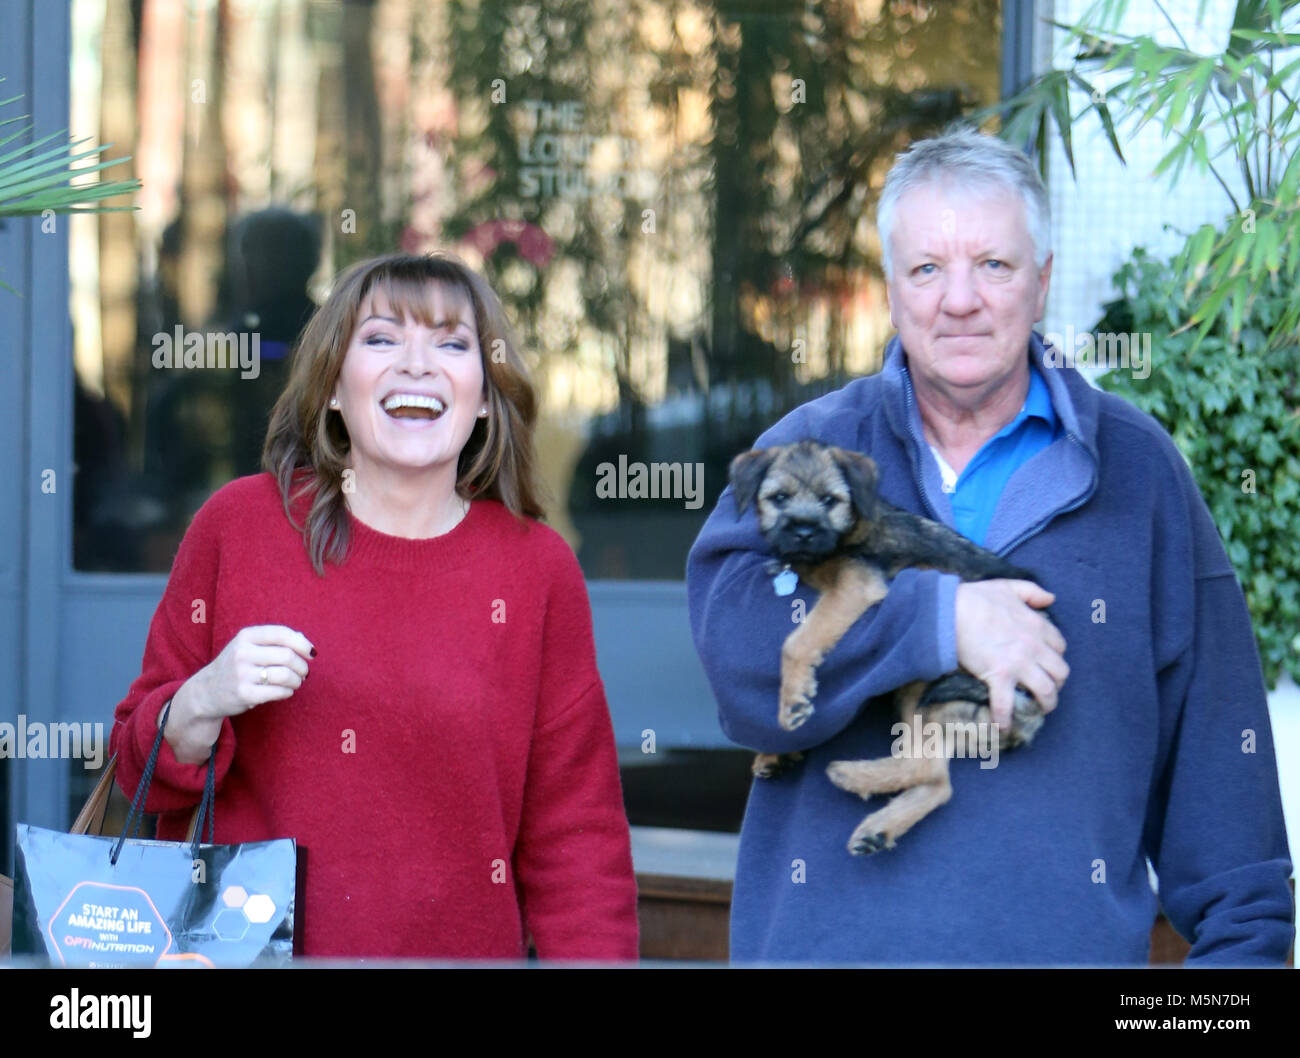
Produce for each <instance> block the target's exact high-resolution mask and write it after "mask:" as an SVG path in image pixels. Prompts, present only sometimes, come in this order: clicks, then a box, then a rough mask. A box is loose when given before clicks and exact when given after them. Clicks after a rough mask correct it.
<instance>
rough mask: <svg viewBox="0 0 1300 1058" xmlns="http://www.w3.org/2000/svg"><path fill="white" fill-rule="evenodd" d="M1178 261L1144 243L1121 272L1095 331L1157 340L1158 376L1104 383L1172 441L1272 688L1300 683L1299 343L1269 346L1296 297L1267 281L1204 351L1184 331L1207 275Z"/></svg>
mask: <svg viewBox="0 0 1300 1058" xmlns="http://www.w3.org/2000/svg"><path fill="white" fill-rule="evenodd" d="M1178 260H1179V258H1178V257H1177V256H1176V257H1175V258H1174V259H1173V260H1170V261H1162V260H1157V259H1156V258H1154V257H1152V256H1151V255H1150V254H1149V253H1148V252H1147V251H1146V250H1145V249H1144V248H1142V247H1139V248H1137V249H1136V250H1134V252H1133V254H1132V256H1131V257H1130V258H1129V260H1127V261H1126V262H1125V263H1124V264H1123V265H1122V266H1121V267H1120V269H1119V270H1118V271H1117V272H1116V273H1115V276H1114V282H1115V287H1116V289H1117V290H1118V291H1119V297H1118V298H1117V299H1116V300H1114V301H1112V302H1110V303H1109V304H1108V305H1106V306H1105V310H1106V313H1105V316H1104V317H1103V318H1102V320H1101V321H1100V322H1099V323H1098V325H1097V330H1098V331H1099V332H1126V333H1137V334H1150V335H1151V370H1150V374H1149V375H1148V377H1147V378H1144V379H1139V378H1135V377H1133V375H1132V374H1131V373H1130V372H1124V371H1111V372H1109V373H1108V374H1106V375H1104V376H1102V378H1101V379H1100V385H1101V386H1102V388H1103V389H1106V390H1109V391H1110V392H1112V393H1116V394H1119V395H1121V396H1123V397H1125V398H1126V399H1128V400H1130V401H1131V402H1132V403H1134V404H1136V405H1137V406H1138V407H1139V408H1141V409H1142V410H1144V411H1146V412H1148V413H1150V414H1151V415H1152V416H1154V417H1155V419H1156V420H1157V421H1159V423H1160V424H1161V425H1162V426H1163V427H1164V428H1165V429H1166V430H1167V431H1168V432H1169V434H1170V435H1171V436H1172V437H1173V439H1174V442H1175V443H1176V444H1177V445H1178V448H1179V450H1180V451H1181V452H1182V453H1183V456H1184V458H1185V459H1186V460H1187V463H1188V465H1189V466H1190V467H1191V470H1192V474H1193V475H1194V477H1195V479H1196V483H1197V485H1198V486H1199V487H1200V490H1201V494H1202V495H1203V496H1204V497H1205V500H1206V503H1207V504H1208V505H1209V508H1210V513H1211V514H1212V515H1213V517H1214V521H1215V524H1216V525H1217V526H1218V528H1219V533H1220V535H1221V536H1222V538H1223V543H1224V546H1225V548H1226V550H1227V552H1228V557H1229V559H1231V561H1232V565H1233V567H1234V568H1235V569H1236V572H1237V578H1238V580H1240V582H1241V585H1242V588H1243V589H1244V590H1245V593H1246V601H1247V603H1248V605H1249V607H1250V613H1251V617H1252V619H1253V622H1254V626H1255V636H1256V640H1257V642H1258V644H1259V653H1260V659H1261V661H1262V662H1263V667H1264V676H1265V679H1266V681H1267V683H1268V685H1269V686H1276V684H1277V681H1278V677H1279V676H1280V675H1281V673H1282V672H1284V671H1285V672H1289V673H1290V674H1291V676H1292V678H1293V679H1295V680H1296V681H1297V682H1300V539H1298V537H1300V340H1297V339H1296V338H1295V337H1293V338H1292V340H1291V341H1289V342H1286V343H1284V344H1280V345H1279V344H1276V343H1275V342H1273V343H1271V342H1270V341H1269V337H1270V334H1273V335H1276V333H1277V332H1276V327H1277V325H1278V323H1279V321H1280V320H1282V319H1283V318H1284V317H1285V315H1286V314H1287V313H1288V312H1291V311H1294V308H1295V300H1296V295H1295V292H1294V291H1293V290H1290V289H1288V288H1287V287H1286V286H1284V285H1283V284H1282V283H1281V282H1275V283H1273V284H1271V285H1268V286H1266V287H1264V288H1263V289H1262V290H1260V291H1259V292H1258V293H1257V294H1256V296H1255V297H1254V298H1253V299H1251V301H1250V303H1249V309H1248V311H1247V313H1246V316H1245V318H1244V319H1243V320H1242V324H1241V327H1240V330H1239V331H1238V332H1237V337H1236V338H1235V339H1232V338H1230V337H1229V336H1230V333H1231V332H1230V331H1229V326H1228V320H1227V319H1226V318H1224V317H1222V316H1221V317H1218V319H1217V321H1216V326H1214V327H1213V328H1212V329H1211V330H1210V331H1209V332H1207V333H1206V334H1205V335H1204V336H1203V337H1201V338H1200V340H1199V344H1197V335H1196V334H1195V333H1194V332H1193V331H1192V329H1191V328H1189V327H1187V326H1186V324H1187V322H1188V320H1190V319H1191V318H1192V317H1193V316H1194V315H1195V311H1196V306H1197V305H1198V304H1199V303H1200V302H1201V301H1202V300H1203V299H1204V298H1205V297H1207V296H1208V295H1209V293H1210V291H1209V290H1208V289H1207V288H1208V286H1209V278H1210V277H1206V280H1205V281H1203V282H1199V283H1191V284H1188V283H1187V282H1185V280H1186V273H1185V272H1181V271H1180V270H1179V269H1178V268H1177V267H1176V264H1177V261H1178Z"/></svg>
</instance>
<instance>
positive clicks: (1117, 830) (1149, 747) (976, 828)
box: [687, 131, 1294, 965]
mask: <svg viewBox="0 0 1300 1058" xmlns="http://www.w3.org/2000/svg"><path fill="white" fill-rule="evenodd" d="M878 227H879V231H880V238H881V243H882V255H883V263H884V268H885V277H886V281H887V285H888V295H889V309H890V317H891V320H892V321H893V323H894V326H895V327H896V329H897V331H898V334H897V336H896V337H895V338H893V339H892V340H891V341H890V343H889V346H888V348H887V350H886V354H885V363H884V367H883V368H882V370H881V371H880V373H879V374H877V375H873V376H871V377H868V378H862V379H858V380H857V381H855V382H852V383H850V384H849V385H848V386H845V387H844V388H843V389H841V390H839V391H837V392H835V393H832V394H829V395H827V396H825V397H822V398H820V399H818V400H815V401H813V402H811V403H810V404H806V405H804V406H803V407H801V408H798V409H796V410H795V411H794V412H792V413H791V414H789V415H787V416H786V417H785V418H784V419H782V420H781V421H780V422H779V423H777V424H776V425H775V426H774V427H772V428H771V429H770V430H768V431H767V432H766V433H765V434H764V435H763V436H762V437H760V438H759V439H758V441H757V443H756V447H767V446H770V445H776V444H785V443H789V442H792V441H795V440H799V439H802V438H814V439H817V440H820V441H823V442H826V443H829V444H834V445H838V446H840V447H843V448H849V449H854V450H857V451H861V452H865V453H866V454H868V455H870V456H871V457H872V458H873V459H874V460H875V461H876V463H877V464H878V466H879V471H880V478H879V491H880V494H881V496H882V497H883V498H885V499H886V500H888V501H889V502H891V503H893V504H895V505H896V506H899V507H902V508H904V509H906V510H909V511H912V512H914V513H916V514H920V515H925V516H927V517H930V518H934V519H937V520H939V521H942V522H945V523H947V524H948V525H950V526H953V527H954V528H956V529H957V530H958V531H959V532H961V533H963V534H964V535H965V536H967V537H968V538H970V539H971V540H974V541H975V542H976V543H979V544H982V545H983V546H985V547H987V548H989V549H990V550H993V551H995V552H997V553H998V554H1000V555H1003V556H1005V557H1007V558H1008V559H1009V560H1010V561H1012V562H1013V563H1014V564H1015V565H1017V566H1020V567H1022V568H1027V569H1031V570H1034V571H1035V572H1036V573H1037V574H1038V577H1039V580H1040V582H1041V586H1040V585H1038V584H1033V583H1030V582H1028V581H1012V580H994V581H985V582H978V583H962V582H960V581H959V579H958V578H957V577H956V576H954V575H951V574H945V573H941V572H939V571H936V570H919V569H906V570H904V571H902V572H901V573H899V575H898V576H897V577H896V578H895V579H894V580H893V582H892V584H891V586H890V591H889V594H888V595H887V596H886V598H885V599H884V600H883V601H881V602H880V603H879V604H878V605H876V606H875V607H873V608H872V609H871V610H870V611H868V612H867V613H866V614H865V615H864V616H863V617H862V618H860V619H859V620H858V621H857V622H856V623H855V624H854V625H853V627H852V628H851V629H850V630H849V632H848V633H847V634H846V635H845V637H844V638H843V639H842V640H841V641H840V643H839V644H838V645H837V646H836V647H835V648H834V649H833V650H832V651H831V652H830V653H829V654H828V655H827V657H826V658H825V660H824V662H823V663H822V665H821V666H820V668H819V669H818V674H817V675H818V685H819V686H818V691H817V695H816V699H815V711H814V713H813V714H812V716H811V717H810V718H809V719H808V720H807V722H806V723H804V724H803V725H802V726H801V727H799V728H798V729H797V730H796V731H794V732H788V731H785V730H784V729H782V728H781V727H780V726H778V723H777V710H776V703H777V687H778V684H779V681H780V657H781V645H782V642H783V641H784V639H785V637H786V636H787V635H788V634H789V633H790V631H791V629H792V627H793V625H792V620H798V619H799V614H801V613H804V612H806V611H807V609H808V608H809V607H810V606H811V605H812V603H813V602H814V601H815V593H813V592H811V591H810V590H809V589H808V588H807V587H806V586H805V585H799V587H798V588H797V589H796V591H795V593H794V594H793V595H789V594H784V593H785V592H786V589H787V587H788V586H785V585H774V583H773V577H772V575H771V573H769V572H768V568H767V567H768V558H769V557H770V556H769V555H768V554H767V553H766V546H765V544H764V542H763V539H762V537H761V536H760V535H759V533H758V530H757V525H756V522H755V520H754V518H753V516H752V515H746V516H744V517H740V518H738V516H737V511H736V507H735V503H734V501H733V499H732V496H731V492H730V490H728V491H727V492H724V494H723V496H722V497H721V499H720V500H719V502H718V507H717V509H716V510H714V512H713V513H712V515H711V516H710V518H709V520H708V522H707V523H706V525H705V527H704V529H703V530H702V531H701V533H700V536H699V539H698V540H697V541H696V543H695V546H694V547H693V548H692V550H691V554H690V558H689V559H688V565H687V587H688V593H689V599H690V610H691V625H692V632H693V635H694V638H695V643H696V646H697V649H698V650H699V653H700V656H701V658H702V660H703V663H704V667H705V671H706V673H707V675H708V677H709V680H710V683H711V685H712V687H713V689H714V693H715V695H716V697H717V700H718V707H719V717H720V720H721V724H722V727H723V730H724V731H725V732H726V733H727V735H728V736H729V737H730V738H732V739H733V740H734V741H736V742H738V743H740V744H742V745H745V746H748V747H750V748H753V749H755V750H759V751H761V752H765V753H791V752H796V751H801V752H802V753H803V754H804V755H805V759H804V760H803V761H802V763H800V764H798V765H797V766H795V767H794V768H793V769H791V770H790V771H788V772H787V773H785V774H783V775H781V776H780V777H777V778H775V779H769V780H757V781H755V783H754V786H753V789H752V791H751V793H750V799H749V805H748V808H747V811H746V815H745V823H744V827H743V830H742V834H741V847H740V857H739V862H738V864H737V869H736V882H735V888H734V897H733V903H732V928H731V951H732V959H733V960H734V961H739V962H772V961H781V962H789V961H794V962H812V963H827V962H832V963H838V962H845V963H862V962H867V963H874V964H881V963H902V964H931V965H932V964H961V965H990V964H1035V965H1079V964H1092V965H1119V964H1135V963H1144V962H1146V961H1147V959H1148V956H1149V936H1150V931H1151V927H1152V923H1153V921H1154V919H1155V915H1156V911H1157V906H1158V905H1160V906H1163V908H1164V910H1165V912H1166V914H1167V915H1168V917H1169V919H1170V921H1171V922H1172V923H1173V925H1174V926H1175V927H1176V928H1177V929H1178V931H1179V932H1180V933H1181V934H1182V935H1183V936H1184V937H1186V938H1187V939H1188V940H1190V941H1191V942H1192V949H1191V953H1190V955H1189V963H1192V964H1199V965H1211V964H1256V965H1267V964H1280V963H1282V962H1283V961H1285V959H1286V954H1287V951H1288V950H1289V948H1290V946H1291V943H1292V938H1293V935H1294V930H1293V928H1292V925H1291V918H1292V906H1291V896H1290V892H1289V890H1288V887H1287V878H1288V876H1289V875H1290V871H1291V864H1290V860H1289V858H1288V852H1287V843H1286V834H1285V829H1284V826H1283V822H1282V812H1281V801H1280V797H1279V793H1278V783H1277V772H1276V763H1275V759H1274V754H1273V746H1272V740H1271V735H1270V729H1269V719H1268V713H1267V708H1266V704H1265V697H1264V687H1263V679H1262V674H1261V672H1260V666H1259V659H1258V655H1257V653H1256V649H1255V643H1254V637H1253V635H1252V633H1251V628H1250V621H1249V617H1248V614H1247V612H1246V607H1245V601H1244V598H1243V596H1242V593H1241V589H1240V587H1239V586H1238V584H1237V581H1236V578H1235V576H1234V574H1233V571H1232V568H1231V566H1230V565H1229V563H1228V559H1227V556H1226V555H1225V553H1224V550H1223V547H1222V544H1221V543H1220V541H1219V538H1218V535H1217V533H1216V530H1215V528H1214V524H1213V522H1212V521H1211V519H1210V516H1209V512H1208V510H1207V509H1206V506H1205V503H1204V501H1203V500H1202V498H1201V496H1200V494H1199V492H1198V491H1197V489H1196V486H1195V484H1194V482H1193V481H1192V478H1191V476H1190V474H1189V473H1188V470H1187V467H1186V465H1185V464H1184V462H1183V460H1182V457H1181V456H1180V455H1179V453H1178V451H1177V449H1176V448H1175V447H1174V445H1173V443H1172V442H1171V441H1170V439H1169V437H1168V435H1167V434H1165V432H1164V431H1163V430H1161V429H1160V427H1159V426H1158V425H1156V424H1155V422H1154V421H1153V420H1151V419H1150V418H1149V417H1148V416H1146V415H1145V414H1143V413H1141V412H1139V411H1137V410H1136V409H1134V408H1133V407H1132V406H1131V405H1129V404H1127V403H1126V402H1124V401H1122V400H1120V399H1119V398H1117V397H1114V396H1111V395H1109V394H1106V393H1103V392H1101V391H1099V390H1096V389H1094V388H1093V387H1091V386H1090V385H1089V384H1088V382H1087V381H1086V380H1085V379H1084V378H1083V377H1081V376H1080V375H1079V374H1078V373H1077V372H1076V371H1074V369H1073V368H1072V367H1058V366H1054V365H1055V364H1057V363H1059V361H1058V360H1057V359H1056V358H1051V359H1049V358H1048V357H1047V356H1046V351H1045V346H1044V342H1043V340H1042V338H1041V337H1040V336H1039V335H1038V334H1037V333H1035V332H1034V329H1033V328H1034V324H1035V323H1036V322H1038V321H1039V320H1041V319H1042V317H1043V312H1044V307H1045V304H1046V298H1047V291H1048V284H1049V282H1050V278H1051V270H1052V255H1051V246H1050V242H1049V238H1050V215H1049V207H1048V200H1047V196H1046V193H1045V191H1044V189H1043V186H1042V183H1041V181H1040V180H1039V179H1038V175H1037V173H1036V172H1035V170H1034V168H1033V166H1032V165H1031V164H1030V162H1029V160H1028V159H1027V158H1026V157H1025V156H1024V155H1023V154H1021V153H1020V152H1019V151H1017V150H1016V149H1015V148H1013V147H1011V146H1009V145H1007V144H1005V143H1003V142H1001V141H999V140H997V139H994V138H992V137H988V136H984V135H981V134H979V133H977V132H973V131H961V132H956V133H952V134H948V135H945V136H941V137H938V138H936V139H933V140H928V141H924V142H921V143H917V144H916V145H915V146H913V148H912V149H911V150H910V151H909V152H908V153H906V154H905V155H903V156H901V157H900V158H899V160H898V161H897V162H896V164H895V165H894V167H893V169H892V170H891V171H890V173H889V176H888V178H887V180H886V182H885V188H884V191H883V193H882V196H881V200H880V205H879V210H878ZM774 589H779V591H780V593H778V590H774ZM1048 605H1051V607H1052V614H1053V617H1054V618H1055V624H1053V622H1052V621H1049V620H1047V619H1046V617H1045V616H1044V615H1043V613H1042V612H1041V611H1042V610H1043V609H1044V608H1045V607H1047V606H1048ZM1058 629H1059V630H1058ZM1067 644H1068V657H1069V662H1068V664H1067V662H1066V657H1067ZM959 666H960V667H962V668H965V669H966V670H968V671H969V672H971V673H974V674H975V675H977V676H979V677H980V678H981V679H982V680H984V682H985V683H986V684H987V685H988V688H989V692H990V704H991V708H992V713H993V716H994V720H995V721H996V722H997V723H998V724H999V725H1000V726H1005V725H1006V724H1007V722H1008V720H1009V717H1010V706H1011V701H1012V696H1013V692H1014V689H1015V687H1016V686H1017V685H1021V686H1023V687H1025V688H1027V689H1028V690H1029V691H1030V692H1032V693H1033V695H1034V696H1035V697H1036V698H1037V699H1038V701H1039V702H1040V703H1041V704H1042V705H1043V707H1044V708H1045V709H1046V710H1048V711H1050V712H1051V715H1050V716H1048V718H1047V722H1046V724H1045V725H1044V728H1043V730H1042V731H1041V732H1040V733H1039V735H1038V737H1037V739H1036V740H1035V741H1034V744H1033V745H1032V746H1031V747H1029V748H1027V749H1024V750H1020V751H1017V752H1015V753H1010V754H1007V755H1005V756H1001V757H1000V758H996V759H997V766H996V767H991V768H989V767H984V768H981V767H979V766H977V762H975V761H961V760H958V761H954V762H953V765H952V769H951V770H952V775H951V779H952V787H953V796H952V799H951V801H950V802H949V803H947V804H946V805H944V806H943V807H941V808H940V809H939V810H938V811H936V812H934V813H933V814H932V815H930V816H928V817H926V818H925V819H924V820H923V821H922V822H921V823H919V824H918V825H917V826H916V827H915V828H914V829H913V830H912V831H911V832H909V833H908V834H907V836H906V837H905V838H904V839H903V840H902V841H900V842H899V844H898V846H897V847H896V848H894V849H891V850H888V851H884V852H880V853H878V854H876V855H874V856H868V857H858V856H853V855H851V854H850V853H849V851H848V849H847V848H846V841H847V838H848V835H849V834H850V833H851V832H852V831H853V829H854V827H855V826H856V825H857V823H858V822H859V821H860V820H861V819H862V817H863V815H864V814H865V811H864V809H865V806H864V805H863V803H862V801H861V800H860V799H858V798H856V797H855V796H853V795H851V794H849V793H846V792H844V791H842V790H840V789H838V788H837V787H835V786H834V785H833V784H832V783H831V782H830V781H829V779H828V778H827V775H826V768H827V765H828V764H829V763H831V762H832V761H837V760H860V759H872V758H879V757H887V756H889V755H890V750H891V731H890V726H891V725H890V722H891V720H892V719H893V718H892V717H891V716H890V714H889V713H888V712H887V711H885V710H884V709H882V708H879V707H878V704H877V703H873V699H876V698H878V697H879V696H882V695H886V694H887V693H888V692H891V691H893V690H894V689H895V688H898V687H901V686H902V685H904V684H907V683H909V682H911V681H914V680H930V679H933V678H935V677H938V676H940V675H942V674H944V673H946V672H950V671H952V670H954V669H956V668H958V667H959ZM1058 699H1059V703H1060V708H1059V709H1057V708H1056V707H1057V704H1058ZM1053 710H1054V711H1053ZM978 763H979V764H988V763H989V762H988V761H981V762H978ZM1148 860H1150V861H1151V863H1152V864H1153V866H1154V870H1155V873H1156V875H1157V876H1158V879H1159V894H1158V895H1157V894H1156V893H1155V892H1154V891H1153V890H1152V888H1151V885H1150V883H1149V875H1148V870H1147V861H1148Z"/></svg>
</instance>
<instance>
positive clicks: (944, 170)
mask: <svg viewBox="0 0 1300 1058" xmlns="http://www.w3.org/2000/svg"><path fill="white" fill-rule="evenodd" d="M936 181H938V182H942V183H947V182H949V181H951V182H952V184H953V185H955V186H957V187H960V188H963V189H965V188H973V189H976V190H983V191H985V192H993V193H996V192H998V191H1001V190H1005V191H1011V192H1013V193H1015V194H1018V195H1019V196H1020V198H1021V200H1022V201H1023V202H1024V204H1025V227H1027V228H1028V229H1029V237H1030V239H1032V240H1033V243H1034V261H1035V262H1036V263H1037V265H1038V267H1039V268H1042V267H1043V265H1044V264H1046V263H1047V256H1048V254H1050V253H1051V252H1052V207H1051V204H1050V202H1049V201H1048V198H1047V189H1046V188H1045V187H1043V182H1042V180H1040V179H1039V177H1038V170H1037V169H1035V168H1034V165H1033V163H1032V162H1031V161H1030V160H1029V158H1028V157H1027V156H1026V155H1025V154H1024V153H1023V152H1022V151H1019V150H1017V149H1016V148H1015V147H1013V146H1012V145H1011V144H1009V143H1007V142H1006V141H1005V140H1000V139H998V138H997V137H996V136H986V135H984V134H983V133H982V132H977V131H976V130H974V129H971V128H962V129H958V130H955V131H953V132H947V133H944V134H943V135H942V136H936V137H935V138H934V139H929V140H919V141H917V142H916V143H914V144H912V146H911V148H910V149H909V150H908V151H907V152H906V153H905V154H900V155H899V156H898V158H897V159H896V160H895V162H894V165H893V167H892V168H891V169H890V170H889V175H888V176H886V177H885V187H884V190H883V191H881V193H880V202H879V204H878V205H877V206H876V230H877V232H879V234H880V251H881V264H882V265H883V266H884V269H885V278H886V279H893V261H892V260H891V258H892V248H891V246H890V240H891V239H892V238H893V233H894V215H895V212H896V210H897V208H898V200H899V199H900V198H902V197H903V195H904V194H906V193H907V192H908V191H911V190H913V189H915V188H918V187H924V186H926V185H928V184H931V183H934V182H936Z"/></svg>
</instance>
